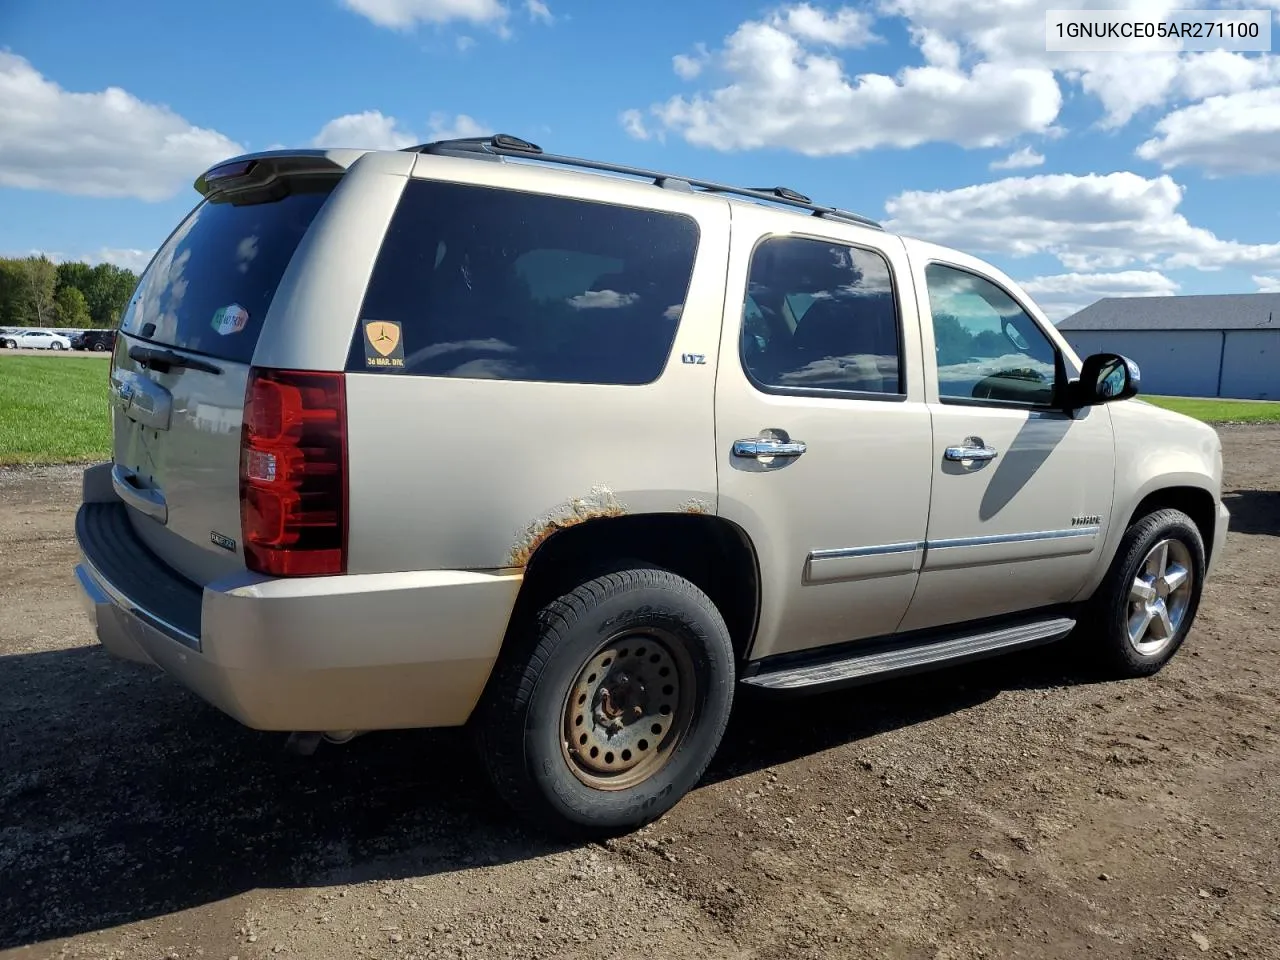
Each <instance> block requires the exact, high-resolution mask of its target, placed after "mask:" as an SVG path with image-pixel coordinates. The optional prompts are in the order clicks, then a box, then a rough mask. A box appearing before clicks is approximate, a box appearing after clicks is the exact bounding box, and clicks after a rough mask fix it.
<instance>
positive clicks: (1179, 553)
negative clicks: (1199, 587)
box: [1125, 539, 1195, 657]
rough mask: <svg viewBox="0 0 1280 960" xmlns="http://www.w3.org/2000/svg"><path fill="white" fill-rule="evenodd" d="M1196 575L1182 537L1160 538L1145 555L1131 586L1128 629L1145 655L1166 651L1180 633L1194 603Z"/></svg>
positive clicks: (1132, 644) (1149, 655)
mask: <svg viewBox="0 0 1280 960" xmlns="http://www.w3.org/2000/svg"><path fill="white" fill-rule="evenodd" d="M1194 580H1195V574H1194V573H1193V572H1192V565H1191V551H1190V550H1189V549H1187V545H1186V544H1184V543H1183V542H1182V541H1181V540H1173V539H1169V540H1161V541H1160V542H1159V543H1157V544H1156V545H1155V546H1154V547H1152V548H1151V549H1150V550H1149V551H1148V552H1147V555H1146V557H1144V558H1143V560H1142V563H1141V564H1139V565H1138V570H1137V572H1136V573H1135V574H1134V578H1133V583H1132V584H1131V585H1130V587H1129V603H1128V605H1127V607H1126V611H1127V615H1126V622H1125V630H1126V633H1127V634H1128V637H1129V645H1130V646H1131V647H1133V649H1134V650H1135V651H1136V652H1137V653H1138V654H1140V655H1141V656H1144V657H1151V656H1155V655H1156V654H1158V653H1160V652H1161V651H1163V650H1164V649H1165V648H1166V647H1168V646H1169V644H1171V643H1173V638H1174V637H1176V636H1177V635H1178V631H1179V630H1180V629H1181V628H1182V623H1183V621H1184V620H1186V617H1187V610H1188V608H1189V607H1190V605H1191V591H1192V588H1193V586H1194Z"/></svg>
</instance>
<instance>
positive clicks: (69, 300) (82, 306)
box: [55, 286, 93, 328]
mask: <svg viewBox="0 0 1280 960" xmlns="http://www.w3.org/2000/svg"><path fill="white" fill-rule="evenodd" d="M55 300H56V303H57V313H58V326H60V327H80V328H83V327H88V326H90V325H91V323H92V319H93V318H92V317H90V316H89V304H88V302H87V301H86V300H85V298H84V294H83V293H81V292H80V288H79V287H71V286H66V287H63V288H62V289H61V290H59V291H58V295H57V297H56V298H55Z"/></svg>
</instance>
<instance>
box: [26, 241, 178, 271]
mask: <svg viewBox="0 0 1280 960" xmlns="http://www.w3.org/2000/svg"><path fill="white" fill-rule="evenodd" d="M155 253H156V252H155V250H137V249H133V248H130V247H99V248H98V249H97V250H96V251H94V252H93V253H82V254H80V255H79V256H74V257H69V256H67V255H66V254H64V253H61V252H60V251H56V250H28V251H27V252H26V253H21V254H14V255H13V256H21V257H47V258H48V259H50V260H52V261H53V262H54V263H74V262H76V261H79V262H81V263H87V264H89V265H90V266H97V265H98V264H100V263H110V264H113V265H114V266H117V267H124V268H125V269H126V270H132V271H133V272H134V273H141V272H142V271H143V270H144V269H146V266H147V264H148V263H150V262H151V258H152V257H154V256H155Z"/></svg>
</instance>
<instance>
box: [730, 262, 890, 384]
mask: <svg viewBox="0 0 1280 960" xmlns="http://www.w3.org/2000/svg"><path fill="white" fill-rule="evenodd" d="M741 351H742V363H743V367H744V369H745V370H746V372H747V374H748V375H749V376H750V378H751V380H752V381H753V382H754V383H755V384H756V386H757V387H759V388H761V389H762V390H765V391H771V392H811V391H821V392H830V391H840V392H852V393H867V394H873V395H878V396H883V395H886V394H887V395H891V396H900V395H901V394H902V359H901V349H900V337H899V323H898V309H897V302H896V300H895V299H894V290H893V283H892V278H891V276H890V273H889V264H888V262H887V261H886V260H885V258H884V257H883V256H881V255H880V254H878V253H875V252H874V251H871V250H864V249H861V248H858V247H850V246H846V245H844V244H838V243H832V242H829V241H826V240H814V239H808V238H803V237H772V238H769V239H767V240H765V241H763V242H762V243H761V244H760V245H759V246H758V247H757V248H756V251H755V253H754V254H753V256H752V259H751V272H750V277H749V280H748V288H747V298H746V305H745V308H744V311H743V323H742V338H741Z"/></svg>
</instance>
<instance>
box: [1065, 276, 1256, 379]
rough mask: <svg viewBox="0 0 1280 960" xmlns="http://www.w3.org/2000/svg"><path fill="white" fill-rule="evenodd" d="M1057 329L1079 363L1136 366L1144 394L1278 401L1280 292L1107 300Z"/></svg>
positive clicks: (1086, 308)
mask: <svg viewBox="0 0 1280 960" xmlns="http://www.w3.org/2000/svg"><path fill="white" fill-rule="evenodd" d="M1058 329H1059V330H1061V331H1062V333H1063V335H1064V336H1066V338H1067V341H1068V342H1069V343H1070V344H1071V346H1072V347H1073V348H1074V349H1075V351H1076V353H1078V354H1079V355H1080V356H1081V357H1085V356H1088V355H1089V354H1091V353H1101V352H1103V351H1108V352H1111V353H1122V354H1124V355H1125V356H1126V357H1130V358H1131V359H1133V360H1135V361H1137V363H1138V366H1139V367H1141V368H1142V392H1143V393H1151V394H1165V395H1168V396H1175V397H1235V398H1239V399H1246V400H1280V293H1241V294H1221V295H1212V296H1195V297H1107V298H1105V299H1103V300H1099V301H1098V302H1097V303H1095V304H1093V305H1092V306H1089V307H1085V308H1084V309H1083V310H1081V311H1080V312H1079V313H1075V314H1072V315H1071V316H1069V317H1067V319H1065V320H1063V321H1062V322H1061V323H1060V324H1058Z"/></svg>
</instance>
